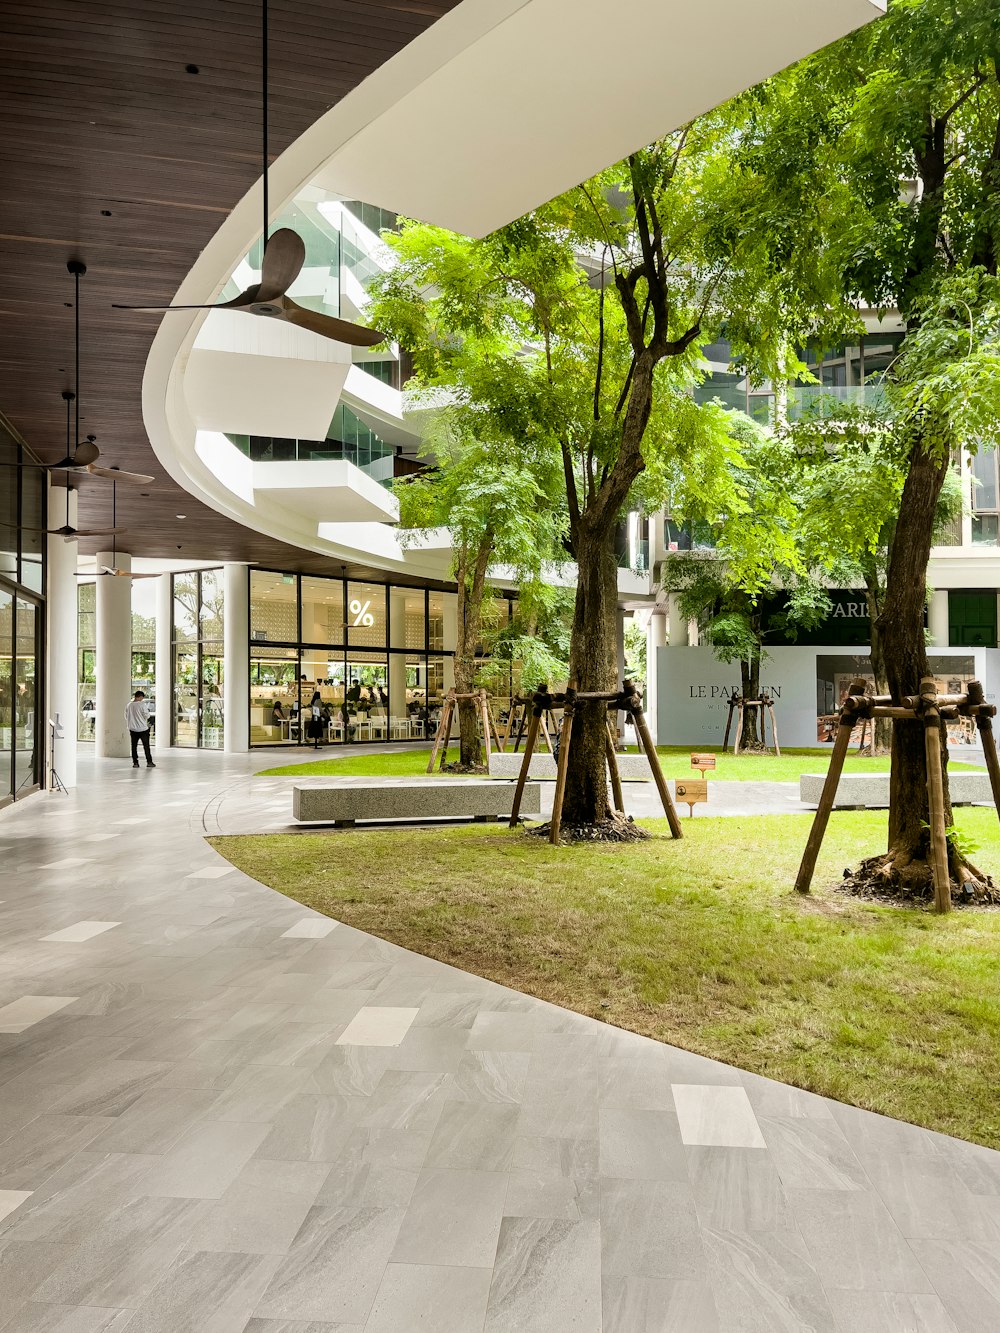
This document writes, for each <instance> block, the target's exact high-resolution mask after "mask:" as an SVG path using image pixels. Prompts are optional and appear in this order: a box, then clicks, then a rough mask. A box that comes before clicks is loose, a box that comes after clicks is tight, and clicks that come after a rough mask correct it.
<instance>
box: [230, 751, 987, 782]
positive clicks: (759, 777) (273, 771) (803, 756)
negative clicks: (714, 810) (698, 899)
mask: <svg viewBox="0 0 1000 1333" xmlns="http://www.w3.org/2000/svg"><path fill="white" fill-rule="evenodd" d="M691 752H692V747H690V746H681V745H661V746H658V747H657V753H658V754H659V756H660V762H661V763H662V765H663V771H664V773H666V775H667V777H668V778H689V777H691V776H692V775H693V774H694V769H692V767H691ZM628 753H629V754H635V753H636V749H635V746H634V745H631V746H629V747H628ZM699 753H702V754H715V755H717V756H718V758H717V760H716V763H717V767H716V769H715V771H714V772H712V773H709V774H708V776H709V778H710V779H711V780H712V781H714V782H798V780H799V777H800V775H801V774H803V773H825V772H826V769H827V764H828V763H829V761H830V747H829V746H827V747H826V748H825V749H824V748H823V747H821V746H817V747H816V748H815V749H803V750H782V752H781V757H780V758H778V757H777V756H776V755H754V754H751V755H742V754H741V755H740V756H739V757H738V758H737V757H736V756H734V755H732V754H722V753H721V752H720V750H719V747H718V746H712V745H707V746H705V747H704V749H703V750H701V751H700V752H699ZM429 755H430V751H429V750H428V749H426V748H421V749H419V750H409V749H408V750H392V751H389V752H387V753H384V754H366V755H354V754H352V753H351V751H350V749H349V748H348V749H347V750H337V751H336V752H335V753H334V754H332V755H329V756H328V757H326V758H324V759H318V760H310V761H307V762H304V763H301V764H288V765H285V766H283V767H279V768H265V769H263V770H262V771H261V772H260V773H257V774H256V775H255V776H256V777H258V778H274V777H290V778H296V777H316V778H320V777H344V778H347V777H351V778H378V777H384V778H390V777H392V778H403V777H407V778H408V777H422V776H425V775H426V770H427V760H428V758H429ZM448 762H449V763H452V762H454V763H457V762H458V746H457V745H455V746H450V747H449V749H448ZM949 768H950V769H952V770H954V771H956V772H963V771H967V772H975V771H979V772H982V771H983V770H982V769H978V766H977V765H975V764H962V763H956V762H952V763H950V764H949ZM844 769H845V772H847V773H888V771H889V756H888V755H885V756H881V757H879V758H877V759H864V758H860V757H858V756H855V755H851V756H850V757H849V758H848V759H847V762H846V763H845V765H844Z"/></svg>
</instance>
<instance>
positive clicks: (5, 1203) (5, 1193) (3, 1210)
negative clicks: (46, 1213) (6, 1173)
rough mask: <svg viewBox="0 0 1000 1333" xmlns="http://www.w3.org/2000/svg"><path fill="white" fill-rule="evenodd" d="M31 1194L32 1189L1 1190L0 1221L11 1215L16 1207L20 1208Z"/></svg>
mask: <svg viewBox="0 0 1000 1333" xmlns="http://www.w3.org/2000/svg"><path fill="white" fill-rule="evenodd" d="M31 1195H32V1191H31V1190H0V1222H2V1221H3V1219H4V1218H5V1217H9V1216H10V1214H11V1213H12V1212H13V1211H14V1210H15V1208H20V1206H21V1204H22V1203H24V1201H25V1200H26V1199H30V1198H31Z"/></svg>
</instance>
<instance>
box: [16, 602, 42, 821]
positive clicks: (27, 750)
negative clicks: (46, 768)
mask: <svg viewBox="0 0 1000 1333" xmlns="http://www.w3.org/2000/svg"><path fill="white" fill-rule="evenodd" d="M16 616H17V618H16V634H15V645H16V649H17V658H16V665H15V668H14V679H15V686H16V688H15V696H14V799H15V800H16V799H17V797H18V796H23V795H25V793H26V792H28V791H30V790H31V789H32V788H33V787H36V786H38V785H39V783H40V781H41V774H40V773H39V766H38V755H39V744H38V741H39V735H40V729H39V726H38V715H37V712H36V709H35V702H36V689H37V677H36V665H37V662H36V657H35V650H36V644H37V637H36V635H37V629H38V620H39V616H38V608H37V607H36V606H35V604H34V602H29V601H28V600H27V599H26V598H24V597H18V599H17V612H16Z"/></svg>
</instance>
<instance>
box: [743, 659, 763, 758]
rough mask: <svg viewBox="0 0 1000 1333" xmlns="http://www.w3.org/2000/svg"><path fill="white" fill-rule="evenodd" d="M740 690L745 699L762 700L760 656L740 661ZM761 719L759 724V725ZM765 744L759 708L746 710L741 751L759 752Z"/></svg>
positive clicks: (744, 712)
mask: <svg viewBox="0 0 1000 1333" xmlns="http://www.w3.org/2000/svg"><path fill="white" fill-rule="evenodd" d="M740 689H741V690H742V692H743V698H744V699H759V698H760V654H759V653H754V655H753V656H752V657H751V658H749V659H748V658H741V660H740ZM758 718H759V724H758ZM763 744H764V719H763V717H761V716H760V709H759V708H744V710H743V735H742V736H741V737H740V749H741V750H759V749H761V748H762V747H763Z"/></svg>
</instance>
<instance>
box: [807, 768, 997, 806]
mask: <svg viewBox="0 0 1000 1333" xmlns="http://www.w3.org/2000/svg"><path fill="white" fill-rule="evenodd" d="M825 781H826V777H825V775H824V774H819V773H803V774H802V775H801V776H800V777H799V800H800V801H804V802H805V803H806V804H807V805H818V804H819V798H820V793H821V792H822V790H823V783H824V782H825ZM948 786H949V788H950V790H951V803H952V805H976V804H979V803H981V802H983V803H986V804H991V803H992V801H993V793H992V791H991V790H990V778H989V774H988V773H950V774H949V775H948ZM888 804H889V774H888V773H841V775H840V782H839V783H838V784H837V795H836V797H835V798H834V802H833V808H834V809H835V810H871V809H878V808H881V807H883V806H888Z"/></svg>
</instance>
